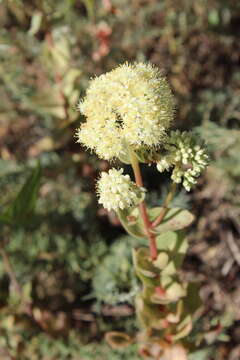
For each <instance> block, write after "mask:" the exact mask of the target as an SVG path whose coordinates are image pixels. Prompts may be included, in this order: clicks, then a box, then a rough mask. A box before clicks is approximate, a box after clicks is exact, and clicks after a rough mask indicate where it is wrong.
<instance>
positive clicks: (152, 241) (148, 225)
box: [130, 150, 158, 260]
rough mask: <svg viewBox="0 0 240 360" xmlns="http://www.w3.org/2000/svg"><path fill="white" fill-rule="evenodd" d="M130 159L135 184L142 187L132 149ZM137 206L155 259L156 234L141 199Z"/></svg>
mask: <svg viewBox="0 0 240 360" xmlns="http://www.w3.org/2000/svg"><path fill="white" fill-rule="evenodd" d="M130 159H131V165H132V168H133V172H134V176H135V181H136V184H137V186H139V187H141V188H142V187H143V180H142V174H141V169H140V166H139V161H138V159H137V157H136V155H135V154H134V151H133V150H130ZM138 206H139V211H140V214H141V217H142V221H143V224H144V230H145V233H146V236H147V238H148V240H149V248H150V256H151V259H152V260H156V258H157V255H158V251H157V244H156V236H155V235H154V234H153V233H152V232H151V227H152V224H151V222H150V220H149V218H148V214H147V207H146V204H145V201H144V200H143V201H141V203H140V204H139V205H138Z"/></svg>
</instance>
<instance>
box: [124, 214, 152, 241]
mask: <svg viewBox="0 0 240 360" xmlns="http://www.w3.org/2000/svg"><path fill="white" fill-rule="evenodd" d="M118 217H119V220H120V221H121V224H122V226H123V227H124V229H125V230H126V231H127V232H128V233H129V234H130V235H132V236H134V237H135V238H137V239H143V238H145V237H146V236H145V235H144V230H143V224H142V223H141V222H140V220H139V211H138V209H137V208H134V209H131V208H130V209H124V210H118Z"/></svg>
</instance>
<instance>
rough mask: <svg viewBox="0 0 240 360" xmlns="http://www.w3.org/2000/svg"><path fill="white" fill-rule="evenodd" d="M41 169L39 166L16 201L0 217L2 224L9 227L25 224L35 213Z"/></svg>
mask: <svg viewBox="0 0 240 360" xmlns="http://www.w3.org/2000/svg"><path fill="white" fill-rule="evenodd" d="M40 178H41V168H40V166H37V167H36V168H35V169H34V170H33V172H32V174H31V175H30V176H29V177H28V179H27V181H26V182H25V184H24V185H23V187H22V189H21V190H20V192H19V193H18V195H17V197H16V199H15V200H14V201H13V203H12V204H11V205H10V206H9V207H8V209H7V210H6V211H5V212H4V213H3V214H1V215H0V222H2V223H5V224H8V225H20V224H25V223H26V222H27V221H28V217H29V216H30V215H31V214H32V213H33V211H34V208H35V204H36V200H37V196H38V190H39V187H40Z"/></svg>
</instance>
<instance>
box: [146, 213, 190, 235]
mask: <svg viewBox="0 0 240 360" xmlns="http://www.w3.org/2000/svg"><path fill="white" fill-rule="evenodd" d="M163 210H164V208H162V207H158V208H153V209H150V210H148V214H149V217H150V220H151V221H154V220H156V218H157V216H158V215H159V214H160V213H161V211H163ZM193 220H194V216H193V214H192V213H190V211H188V210H185V209H181V208H171V209H167V212H166V214H165V216H164V218H163V220H162V222H161V223H160V224H159V225H158V226H156V227H155V228H154V232H155V233H157V234H162V233H164V232H167V231H176V230H181V229H184V228H185V227H187V226H189V225H190V224H191V223H192V222H193Z"/></svg>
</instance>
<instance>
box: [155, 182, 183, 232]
mask: <svg viewBox="0 0 240 360" xmlns="http://www.w3.org/2000/svg"><path fill="white" fill-rule="evenodd" d="M176 188H177V184H176V183H172V184H171V186H170V190H169V193H168V194H167V197H166V199H165V200H164V203H163V206H162V210H161V212H160V214H159V215H158V217H157V218H156V219H155V220H154V221H153V222H152V224H151V227H152V228H155V227H156V226H157V225H159V224H161V222H162V220H163V218H164V216H165V215H166V213H167V211H168V207H169V204H170V202H171V201H172V199H173V197H174V194H175V192H176Z"/></svg>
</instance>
